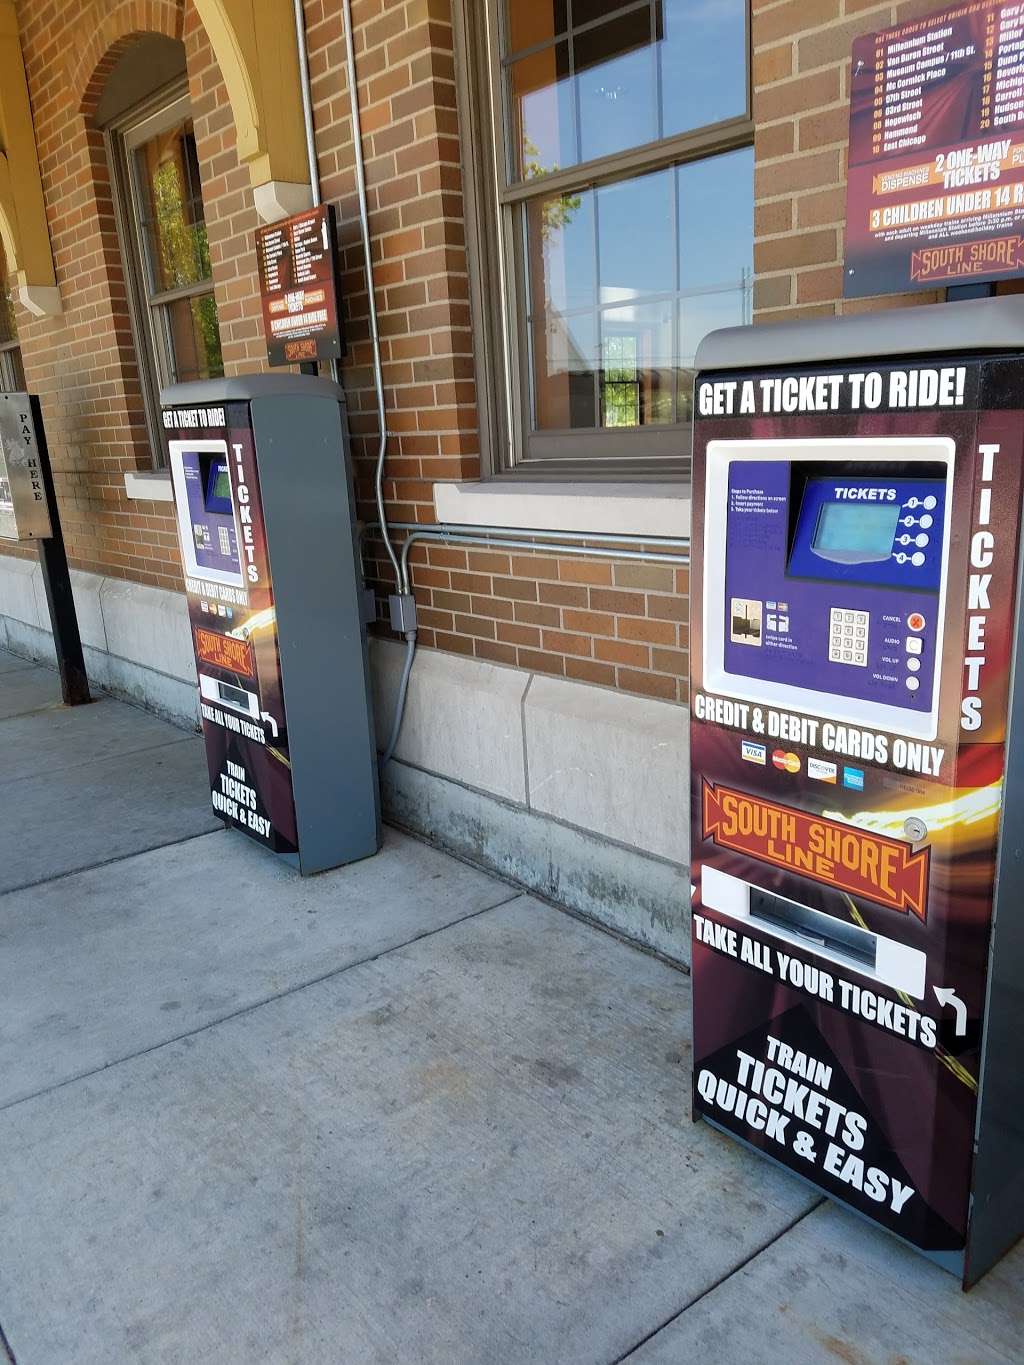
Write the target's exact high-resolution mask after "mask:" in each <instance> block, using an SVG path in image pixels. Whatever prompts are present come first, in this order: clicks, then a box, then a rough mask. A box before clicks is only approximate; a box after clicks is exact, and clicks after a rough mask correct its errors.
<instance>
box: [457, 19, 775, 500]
mask: <svg viewBox="0 0 1024 1365" xmlns="http://www.w3.org/2000/svg"><path fill="white" fill-rule="evenodd" d="M499 9H502V11H503V12H502V13H501V14H500V15H499V16H498V17H497V19H495V17H494V15H495V11H496V10H499ZM460 18H461V20H462V26H461V31H462V47H463V52H464V57H463V62H464V64H466V65H467V66H468V71H467V72H466V73H465V74H464V76H463V88H462V90H461V91H460V94H461V96H462V98H463V99H464V100H466V101H468V108H469V115H470V119H473V118H474V116H475V113H476V112H477V111H482V112H484V113H486V114H487V115H488V116H489V118H490V122H491V125H492V127H493V129H494V133H495V137H494V150H493V157H491V158H487V157H484V158H483V160H482V161H481V164H479V165H476V164H474V165H472V166H471V167H470V172H471V174H470V179H471V180H472V182H473V183H472V185H471V188H470V197H471V203H470V212H471V215H473V216H475V220H476V221H475V225H474V231H473V233H472V234H471V246H472V248H473V255H474V265H475V267H476V269H477V273H478V275H479V278H478V280H477V281H476V282H475V284H474V304H475V308H474V313H475V318H476V319H479V320H481V321H482V320H484V319H486V318H488V317H493V315H494V314H498V315H499V316H497V318H495V320H494V325H493V330H492V332H491V334H490V335H489V336H487V337H485V338H483V344H482V353H481V354H480V355H479V356H478V361H479V365H480V373H482V374H487V375H488V376H492V375H493V374H494V373H495V368H496V366H497V367H498V372H499V373H500V372H501V370H502V369H503V370H504V373H505V388H504V393H503V394H502V395H501V397H500V398H499V400H498V401H496V402H493V403H491V404H488V403H487V402H486V400H485V404H484V407H485V409H487V411H486V412H485V414H484V417H485V426H486V427H487V428H488V430H487V435H488V436H489V437H490V439H491V442H492V444H493V446H494V448H495V450H496V451H497V452H499V458H496V459H492V465H493V466H494V468H495V472H502V471H509V470H511V469H514V468H518V469H523V468H529V469H530V470H531V472H532V473H538V472H541V473H549V474H553V475H554V474H557V475H560V476H562V477H564V476H565V475H566V474H567V473H574V472H575V473H577V474H580V473H585V474H586V475H587V476H590V475H591V474H593V473H598V474H600V473H602V472H603V473H605V474H607V475H609V476H611V475H617V476H618V477H622V476H623V475H624V474H626V475H637V476H643V475H646V474H650V475H655V476H659V475H660V476H661V477H664V476H665V474H666V473H667V472H668V470H669V469H671V468H673V467H674V468H675V469H676V470H678V471H682V470H683V469H685V467H686V466H687V464H688V458H689V424H690V419H691V405H692V389H693V373H694V371H693V363H694V355H695V352H696V349H697V346H698V343H699V342H700V340H701V338H702V337H703V336H704V335H705V334H706V333H707V332H708V331H710V330H712V329H714V328H716V327H723V326H730V325H738V324H741V323H745V322H749V321H750V320H751V299H752V288H753V200H754V194H753V147H752V142H753V130H752V124H751V121H750V109H749V105H750V97H749V63H748V56H747V54H748V42H749V40H748V32H747V4H746V0H641V2H640V3H631V4H628V3H621V2H619V3H616V0H529V2H528V3H526V2H524V0H505V4H504V6H503V7H502V6H495V5H488V4H486V3H484V0H463V3H462V13H461V15H460ZM485 53H491V54H493V57H492V60H491V62H490V69H489V70H486V71H485V74H484V75H483V77H481V76H480V75H479V68H480V67H481V66H483V67H485V68H486V67H487V63H486V61H483V60H482V55H483V54H485ZM468 126H475V125H474V124H473V123H471V122H468V121H467V120H466V118H465V117H464V119H463V127H468ZM467 141H470V139H467ZM494 300H500V301H501V303H500V305H499V307H497V308H496V307H495V306H494ZM478 330H479V329H478Z"/></svg>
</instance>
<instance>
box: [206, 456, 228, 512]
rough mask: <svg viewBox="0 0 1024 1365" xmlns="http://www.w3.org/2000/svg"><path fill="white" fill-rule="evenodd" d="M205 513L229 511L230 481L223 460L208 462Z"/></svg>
mask: <svg viewBox="0 0 1024 1365" xmlns="http://www.w3.org/2000/svg"><path fill="white" fill-rule="evenodd" d="M206 510H207V512H221V513H225V512H230V511H231V480H230V478H229V477H228V467H227V464H226V463H225V462H224V461H223V460H212V461H211V462H210V474H209V478H208V481H207V484H206Z"/></svg>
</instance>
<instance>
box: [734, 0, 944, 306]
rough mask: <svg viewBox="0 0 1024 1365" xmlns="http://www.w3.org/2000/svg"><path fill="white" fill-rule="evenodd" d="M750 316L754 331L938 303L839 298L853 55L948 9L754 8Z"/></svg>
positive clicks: (761, 2)
mask: <svg viewBox="0 0 1024 1365" xmlns="http://www.w3.org/2000/svg"><path fill="white" fill-rule="evenodd" d="M752 6H753V9H752V23H751V40H752V45H753V81H754V122H755V132H754V155H755V160H756V171H755V186H754V194H755V201H756V202H755V212H754V234H755V250H754V271H755V276H756V278H755V282H754V308H755V311H756V320H757V321H758V322H772V321H777V320H779V319H782V318H787V319H792V318H811V317H832V316H835V315H836V314H837V313H855V312H870V311H876V310H878V309H881V308H900V307H912V306H915V305H922V304H928V303H934V302H936V301H937V300H938V299H940V298H942V297H944V294H943V293H941V292H940V293H933V292H926V291H922V292H921V293H915V294H902V295H892V296H889V297H885V298H872V299H851V300H850V301H849V302H844V300H843V297H842V294H843V233H844V228H845V220H846V155H847V142H848V132H849V100H850V49H851V47H852V45H853V40H854V39H855V38H857V37H859V36H860V35H861V34H863V33H874V32H876V31H877V30H878V29H883V28H888V27H890V26H891V25H893V24H897V23H903V22H904V21H906V20H908V19H916V18H918V17H919V16H921V15H923V14H932V13H939V12H941V11H942V10H945V9H949V8H950V0H907V2H906V3H903V4H879V3H877V0H752Z"/></svg>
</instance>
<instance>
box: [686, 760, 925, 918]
mask: <svg viewBox="0 0 1024 1365" xmlns="http://www.w3.org/2000/svg"><path fill="white" fill-rule="evenodd" d="M702 814H703V826H704V838H705V839H711V840H713V842H714V843H716V844H718V845H719V847H720V848H729V849H732V850H733V851H734V852H736V853H746V854H748V855H749V856H750V857H752V858H757V859H758V860H759V861H761V862H765V863H771V865H772V866H773V867H781V868H785V869H786V871H788V872H796V873H798V874H799V875H800V876H801V877H810V878H811V880H812V881H816V882H820V883H821V884H822V885H823V886H832V887H835V888H836V890H838V891H846V892H849V893H850V894H851V895H854V896H863V897H865V899H867V900H871V901H875V902H877V904H879V905H884V906H886V907H887V908H888V909H890V910H898V911H899V912H900V913H901V914H906V913H907V912H908V911H912V912H913V913H914V914H915V915H916V916H917V917H918V919H920V920H922V921H924V920H925V919H926V918H927V914H928V872H929V866H930V862H931V849H930V848H923V849H920V850H919V851H918V852H917V853H915V852H914V849H913V845H911V844H908V843H905V842H904V841H903V840H902V839H890V838H889V837H888V836H887V835H885V834H875V833H874V832H873V831H872V830H866V829H858V828H857V826H855V825H844V824H842V823H841V822H840V821H838V820H829V819H828V818H827V817H826V816H823V815H812V814H810V813H809V812H808V811H803V810H795V809H794V808H793V807H791V806H783V805H779V803H778V802H775V801H766V800H765V799H764V798H763V797H760V796H751V795H750V794H749V793H747V792H739V791H734V790H733V789H732V788H731V787H716V786H713V785H712V784H711V783H709V782H708V781H707V780H706V779H704V780H703V812H702Z"/></svg>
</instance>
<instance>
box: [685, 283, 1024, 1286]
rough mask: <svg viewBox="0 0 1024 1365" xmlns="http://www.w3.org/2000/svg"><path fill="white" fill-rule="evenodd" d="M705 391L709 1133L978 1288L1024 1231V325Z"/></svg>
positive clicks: (824, 351) (723, 350)
mask: <svg viewBox="0 0 1024 1365" xmlns="http://www.w3.org/2000/svg"><path fill="white" fill-rule="evenodd" d="M697 364H698V370H699V373H698V375H697V379H696V389H695V412H696V418H695V425H694V460H693V470H694V487H693V509H694V510H693V518H694V520H693V529H692V580H691V708H692V711H691V754H692V792H691V794H692V814H691V822H692V830H691V833H692V848H693V855H692V883H693V892H692V911H693V917H692V918H693V931H692V933H693V1012H694V1019H693V1028H694V1076H693V1085H694V1089H693V1105H694V1111H695V1114H696V1115H697V1116H699V1117H702V1118H704V1119H707V1120H708V1121H710V1122H712V1123H714V1124H715V1125H717V1126H718V1127H720V1128H722V1129H724V1130H726V1131H728V1132H730V1133H732V1134H734V1135H735V1136H736V1137H738V1138H740V1139H741V1140H743V1141H744V1142H746V1143H748V1144H750V1145H751V1146H752V1147H754V1148H756V1149H758V1150H759V1151H761V1152H763V1153H764V1154H765V1155H766V1156H770V1157H771V1158H772V1159H774V1160H775V1161H777V1162H779V1163H781V1164H782V1165H783V1166H786V1167H788V1168H789V1169H790V1170H791V1171H793V1172H795V1173H796V1174H797V1175H799V1176H801V1177H802V1178H803V1179H805V1180H807V1181H810V1182H811V1183H812V1184H814V1185H815V1186H817V1187H818V1188H820V1189H821V1190H823V1191H824V1192H825V1193H827V1194H829V1195H830V1196H832V1197H833V1198H834V1199H836V1200H839V1201H841V1202H842V1203H844V1204H846V1205H847V1206H848V1207H850V1208H851V1209H854V1210H855V1211H856V1212H857V1213H859V1214H861V1215H863V1216H865V1217H867V1218H869V1219H871V1220H872V1221H874V1222H876V1223H878V1224H880V1225H881V1226H883V1227H885V1228H887V1229H889V1230H890V1231H891V1232H893V1233H895V1234H896V1235H897V1236H899V1237H901V1238H902V1239H903V1240H904V1241H906V1242H907V1243H909V1244H910V1245H911V1246H913V1247H915V1248H917V1249H918V1250H919V1251H921V1252H923V1253H924V1254H925V1255H927V1256H929V1257H930V1258H931V1259H932V1260H934V1261H936V1262H937V1263H938V1264H940V1265H942V1266H944V1267H945V1268H946V1269H948V1270H950V1271H952V1272H953V1273H954V1274H956V1275H957V1276H958V1277H960V1278H961V1279H962V1281H963V1283H964V1284H965V1285H970V1284H972V1283H974V1282H975V1281H976V1280H977V1279H978V1278H979V1277H980V1276H981V1275H982V1274H984V1272H985V1271H986V1270H987V1269H988V1268H989V1267H990V1266H991V1265H992V1264H993V1263H994V1262H995V1261H996V1260H997V1259H998V1258H999V1256H1001V1255H1002V1254H1003V1252H1005V1251H1006V1250H1007V1248H1008V1247H1009V1246H1010V1245H1011V1244H1012V1243H1013V1242H1014V1241H1015V1240H1016V1239H1017V1238H1018V1237H1019V1236H1020V1235H1021V1233H1022V1232H1024V1126H1022V1124H1021V1121H1020V1113H1021V1095H1022V1093H1024V1086H1022V1081H1024V1064H1022V1062H1021V1053H1020V1047H1019V1032H1020V1023H1019V1018H1020V1009H1021V1001H1022V996H1021V989H1020V981H1021V978H1022V975H1024V914H1022V912H1021V906H1022V904H1024V867H1022V858H1024V845H1022V843H1021V840H1020V838H1019V835H1018V833H1017V831H1018V830H1019V829H1020V827H1021V822H1022V821H1024V714H1022V713H1019V712H1018V711H1017V703H1018V701H1019V702H1021V703H1022V705H1024V696H1022V694H1021V679H1022V678H1024V670H1022V668H1021V666H1020V665H1021V659H1022V655H1024V632H1022V630H1021V621H1020V614H1021V606H1020V603H1021V597H1020V590H1019V580H1020V573H1021V548H1020V546H1021V535H1020V532H1021V506H1022V492H1024V299H1019V298H1005V299H986V300H979V301H971V302H963V303H955V304H947V305H938V306H934V307H928V308H922V309H910V310H906V311H904V312H900V313H895V312H890V313H884V314H882V315H880V316H875V317H869V316H866V315H864V316H858V317H850V318H842V319H836V320H829V321H827V322H825V321H822V322H813V323H794V324H780V325H778V326H773V327H770V328H739V329H730V330H726V331H722V332H717V333H713V334H712V335H711V336H709V337H708V338H707V339H706V340H705V341H704V343H703V344H702V346H701V348H700V351H699V352H698V356H697Z"/></svg>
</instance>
